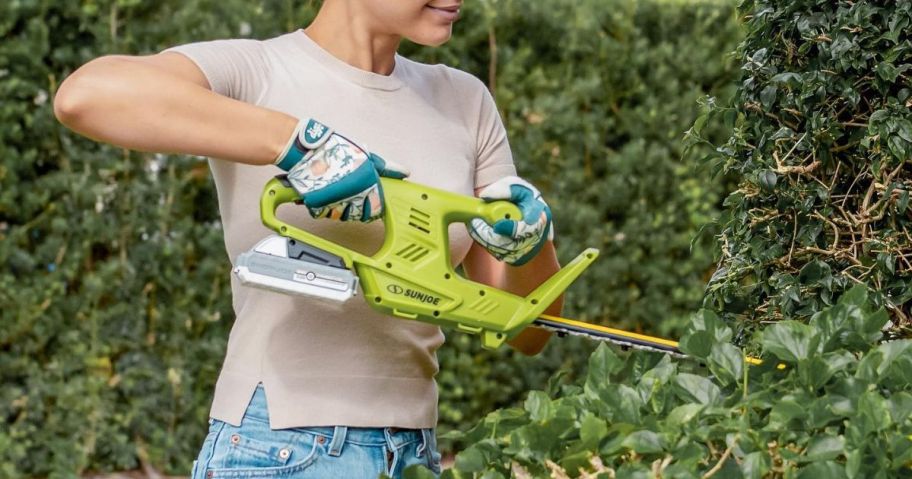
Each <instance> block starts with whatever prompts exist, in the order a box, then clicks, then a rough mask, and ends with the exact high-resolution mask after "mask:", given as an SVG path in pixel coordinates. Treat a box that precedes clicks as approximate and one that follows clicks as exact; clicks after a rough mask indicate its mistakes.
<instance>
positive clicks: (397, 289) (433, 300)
mask: <svg viewBox="0 0 912 479" xmlns="http://www.w3.org/2000/svg"><path fill="white" fill-rule="evenodd" d="M386 290H387V291H389V292H390V293H393V294H401V295H403V296H405V297H407V298H412V299H417V300H418V301H421V302H422V303H428V304H433V305H434V306H437V305H439V304H440V297H439V296H433V295H430V294H427V293H422V292H421V291H415V290H414V289H411V288H403V287H402V286H399V285H398V284H391V285H388V286H387V287H386Z"/></svg>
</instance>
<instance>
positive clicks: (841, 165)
mask: <svg viewBox="0 0 912 479" xmlns="http://www.w3.org/2000/svg"><path fill="white" fill-rule="evenodd" d="M743 8H744V9H745V12H747V13H749V16H748V21H747V27H748V30H749V33H748V36H747V39H746V40H745V41H744V43H743V44H742V45H741V46H740V48H739V49H738V55H739V57H740V58H741V60H742V61H743V67H742V68H743V70H744V78H743V81H742V83H741V87H740V88H739V90H738V93H737V96H736V99H735V103H734V105H732V106H731V107H726V106H724V105H723V104H721V103H716V104H714V105H713V106H712V107H711V108H710V109H709V111H708V113H707V117H708V116H716V117H727V118H728V119H729V121H730V122H732V123H735V125H734V132H733V134H732V136H731V137H730V139H729V140H728V141H727V142H725V143H722V144H719V146H718V148H717V153H716V154H715V155H714V158H713V161H714V162H715V167H716V168H717V169H721V170H723V171H727V172H736V173H737V174H739V175H740V176H741V178H742V179H743V180H742V182H741V184H740V187H739V188H738V189H737V190H736V191H735V192H734V193H732V194H731V196H729V197H728V198H727V199H726V204H727V205H728V206H729V209H728V211H727V213H726V215H725V216H724V217H723V218H722V219H721V220H720V224H721V229H722V238H721V239H722V253H723V258H722V262H721V265H720V268H719V270H718V271H717V272H716V274H715V275H714V276H713V278H712V282H711V284H710V287H709V294H708V296H707V303H706V305H707V306H708V307H711V308H713V309H715V310H717V311H721V312H723V313H724V315H725V317H726V318H727V319H730V320H733V321H736V322H738V323H740V324H738V326H737V328H738V329H741V328H743V327H748V328H750V327H753V326H755V325H756V324H757V323H759V322H762V321H777V320H781V319H790V318H796V317H802V316H807V315H809V314H811V313H813V312H815V311H818V310H820V309H821V308H822V307H824V306H826V305H828V304H832V302H833V300H834V298H836V297H838V296H839V294H841V293H842V292H843V291H845V290H846V289H848V288H850V287H851V286H852V285H854V284H858V283H861V284H866V285H868V286H870V287H871V289H872V290H873V291H874V292H875V294H874V300H875V301H876V303H877V304H883V305H884V306H885V307H886V308H887V311H888V312H889V314H890V317H891V320H892V323H891V326H890V329H891V332H892V333H893V334H894V335H901V336H908V335H909V331H910V327H912V208H909V195H910V190H912V162H910V161H909V159H910V157H912V109H910V107H912V82H910V79H912V3H910V2H849V1H840V2H831V1H789V2H784V1H760V0H755V1H746V2H744V5H743ZM699 127H700V123H699V122H698V123H697V125H696V127H695V130H696V131H697V132H698V131H699V130H700V128H699ZM733 324H734V323H733Z"/></svg>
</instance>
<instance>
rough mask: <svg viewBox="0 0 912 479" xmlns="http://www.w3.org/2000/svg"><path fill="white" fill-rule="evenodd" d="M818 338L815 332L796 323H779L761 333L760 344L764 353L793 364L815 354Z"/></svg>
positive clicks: (804, 325) (806, 326)
mask: <svg viewBox="0 0 912 479" xmlns="http://www.w3.org/2000/svg"><path fill="white" fill-rule="evenodd" d="M819 339H820V336H819V334H818V333H817V331H816V330H815V329H814V328H812V327H810V326H808V325H806V324H802V323H799V322H797V321H781V322H778V323H776V324H773V325H772V326H770V327H768V328H767V329H766V330H765V331H763V336H762V339H761V343H762V344H763V349H764V351H766V352H770V353H773V354H775V355H776V357H778V358H779V359H781V360H783V361H786V362H790V363H794V362H797V361H799V360H802V359H807V358H808V357H810V356H811V355H812V354H814V353H816V350H817V346H818V342H819Z"/></svg>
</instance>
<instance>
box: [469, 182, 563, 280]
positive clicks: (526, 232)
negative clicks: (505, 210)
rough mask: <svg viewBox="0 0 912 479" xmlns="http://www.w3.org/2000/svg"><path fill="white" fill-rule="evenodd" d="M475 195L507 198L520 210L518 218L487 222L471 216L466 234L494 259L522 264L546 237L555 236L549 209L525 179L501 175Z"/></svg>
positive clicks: (490, 199)
mask: <svg viewBox="0 0 912 479" xmlns="http://www.w3.org/2000/svg"><path fill="white" fill-rule="evenodd" d="M478 196H480V197H481V198H482V199H484V200H485V201H494V200H508V201H510V202H512V203H515V204H516V206H518V207H519V211H520V212H521V213H522V219H521V220H520V221H515V220H511V219H510V220H507V219H502V220H497V222H495V223H494V224H493V225H490V224H488V223H486V222H485V221H484V220H483V219H481V218H474V219H472V220H471V222H470V223H469V236H471V237H472V239H474V240H475V241H477V242H478V243H479V244H480V245H481V246H483V247H484V248H485V249H486V250H488V252H490V253H491V254H492V255H494V257H495V258H497V259H499V260H501V261H505V262H507V263H508V264H511V265H513V266H521V265H523V264H525V263H526V262H528V261H529V260H530V259H532V258H534V257H535V255H536V254H538V252H539V251H540V250H541V248H542V245H544V244H545V240H546V239H547V240H549V241H550V240H552V239H554V230H553V227H552V225H551V208H549V207H548V204H547V203H545V201H544V200H543V199H542V196H541V193H540V192H539V191H538V189H536V188H535V187H534V186H532V185H531V184H530V183H529V182H527V181H526V180H524V179H522V178H519V177H517V176H508V177H506V178H501V179H500V180H498V181H495V182H494V183H491V184H490V185H488V186H486V187H485V188H484V189H482V190H481V191H480V192H479V193H478Z"/></svg>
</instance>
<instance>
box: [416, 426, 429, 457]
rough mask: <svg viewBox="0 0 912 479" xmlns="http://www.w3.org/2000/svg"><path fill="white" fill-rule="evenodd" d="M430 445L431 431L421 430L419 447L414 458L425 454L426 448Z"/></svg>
mask: <svg viewBox="0 0 912 479" xmlns="http://www.w3.org/2000/svg"><path fill="white" fill-rule="evenodd" d="M430 444H431V430H430V429H426V428H422V429H421V445H420V446H418V449H416V450H415V456H416V457H421V456H422V455H423V454H425V453H426V452H427V449H428V446H429V445H430Z"/></svg>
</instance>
